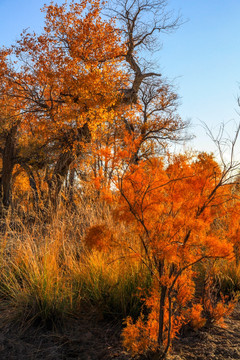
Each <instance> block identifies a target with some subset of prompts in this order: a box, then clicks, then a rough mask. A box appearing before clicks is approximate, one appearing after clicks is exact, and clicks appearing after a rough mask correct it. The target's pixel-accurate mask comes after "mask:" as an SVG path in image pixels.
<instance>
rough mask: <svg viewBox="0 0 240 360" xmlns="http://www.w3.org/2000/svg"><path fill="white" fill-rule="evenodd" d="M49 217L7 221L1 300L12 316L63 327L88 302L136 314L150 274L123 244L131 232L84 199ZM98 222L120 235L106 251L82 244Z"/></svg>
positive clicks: (0, 257)
mask: <svg viewBox="0 0 240 360" xmlns="http://www.w3.org/2000/svg"><path fill="white" fill-rule="evenodd" d="M50 215H51V214H49V218H46V219H45V221H43V220H42V219H41V218H39V217H37V216H36V217H35V218H34V221H33V220H32V221H31V224H29V223H28V222H26V221H25V222H23V221H21V219H20V218H18V217H15V219H14V222H13V220H12V217H9V218H8V219H7V225H6V227H5V231H4V232H3V233H2V235H1V238H0V266H1V274H0V302H1V308H3V309H8V310H9V312H8V317H9V319H8V320H9V321H18V322H20V323H21V324H25V326H27V325H31V324H32V323H41V324H43V325H46V326H51V327H52V326H59V325H60V324H62V323H63V322H64V319H65V318H66V317H69V316H80V315H81V313H82V311H84V309H86V306H85V305H86V304H87V305H88V308H89V305H91V306H90V308H91V309H92V310H93V311H94V312H95V313H96V312H97V313H98V314H99V315H100V316H111V317H113V316H116V317H119V318H123V317H125V316H127V315H132V316H134V317H135V316H137V315H138V314H139V312H140V308H141V297H140V296H139V291H140V288H144V289H147V288H148V287H149V285H150V282H151V277H150V275H149V274H148V272H147V270H146V269H145V268H144V267H143V266H142V265H141V262H136V261H132V260H131V257H130V256H129V252H128V250H127V249H126V248H125V247H124V246H119V245H122V244H124V243H125V240H126V239H124V236H125V237H127V238H128V241H129V237H130V236H129V234H127V232H126V229H124V228H123V227H121V226H117V225H116V224H115V223H114V222H113V219H112V217H111V213H110V210H109V208H108V207H107V206H106V207H104V206H103V205H101V206H96V205H93V202H85V203H84V204H82V206H80V207H79V209H77V211H76V212H75V213H74V214H73V213H70V212H68V211H67V210H66V208H65V207H63V206H62V207H60V208H59V210H58V212H57V213H56V214H55V215H54V216H52V215H51V216H50ZM99 223H105V224H107V227H108V228H109V231H110V230H111V228H112V229H114V232H115V238H117V239H120V240H119V241H118V244H115V246H114V247H110V248H108V249H105V251H100V250H96V249H89V248H86V246H85V242H84V239H85V235H86V231H87V229H88V228H89V227H91V226H94V225H96V224H99ZM13 224H14V225H13ZM16 224H17V226H16Z"/></svg>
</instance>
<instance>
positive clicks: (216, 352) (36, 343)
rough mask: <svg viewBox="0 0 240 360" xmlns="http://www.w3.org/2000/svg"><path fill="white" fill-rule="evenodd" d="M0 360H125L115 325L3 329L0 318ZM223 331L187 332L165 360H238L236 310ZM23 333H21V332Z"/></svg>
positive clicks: (74, 322) (85, 322)
mask: <svg viewBox="0 0 240 360" xmlns="http://www.w3.org/2000/svg"><path fill="white" fill-rule="evenodd" d="M1 320H2V323H1V325H0V360H35V359H36V360H74V359H75V360H112V359H115V360H129V359H130V356H129V355H128V354H127V353H126V352H125V351H124V349H123V348H122V347H121V342H120V333H121V327H120V325H119V323H117V322H105V321H100V320H98V321H96V320H95V321H93V319H86V318H85V319H82V320H71V322H69V324H67V325H66V326H65V328H64V329H62V331H53V330H51V331H50V330H49V331H47V330H44V329H40V328H39V327H33V326H31V327H30V328H28V329H26V327H25V326H24V324H23V326H22V328H19V326H13V325H11V326H10V325H6V324H5V325H4V315H3V314H2V315H1ZM226 325H227V327H226V328H221V327H218V326H213V327H211V328H204V329H202V330H200V331H198V332H195V331H190V330H189V331H188V333H186V334H185V335H184V336H182V337H181V338H178V339H177V340H175V341H174V344H173V350H172V353H171V355H169V360H170V359H171V360H230V359H239V360H240V307H238V309H236V310H235V312H234V313H233V315H232V316H231V317H230V318H229V319H226ZM23 329H24V330H23Z"/></svg>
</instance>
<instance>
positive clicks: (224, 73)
mask: <svg viewBox="0 0 240 360" xmlns="http://www.w3.org/2000/svg"><path fill="white" fill-rule="evenodd" d="M58 2H59V3H61V2H62V1H60V0H59V1H58ZM44 3H49V1H46V0H0V46H3V45H5V46H8V45H10V44H11V43H13V42H14V41H15V40H16V39H17V37H18V35H19V34H20V32H21V31H22V29H24V28H30V29H31V30H35V31H36V32H38V31H40V30H41V27H42V26H43V20H44V16H43V14H42V13H41V12H40V8H41V7H42V6H43V5H44ZM169 8H171V9H174V10H175V11H176V12H178V11H180V12H181V14H182V16H183V19H184V20H187V21H186V22H185V24H183V25H182V26H181V27H180V28H179V29H178V30H177V32H175V33H173V34H171V35H163V36H162V41H163V47H162V49H161V51H160V52H159V53H158V54H157V55H156V56H155V57H154V58H155V59H157V62H158V64H159V69H160V71H161V72H162V74H163V75H164V76H166V77H168V78H169V79H170V80H171V81H173V83H174V84H175V85H176V89H177V92H178V93H179V95H180V98H181V106H180V108H179V112H180V115H181V116H182V117H183V118H184V119H187V118H190V119H191V121H192V129H191V131H192V132H193V133H194V134H195V135H196V139H195V140H194V141H193V142H192V144H191V146H193V147H196V148H197V149H199V150H213V149H214V147H213V146H212V143H211V142H210V141H209V139H208V138H207V137H206V134H205V131H204V130H203V129H202V128H201V126H200V125H199V124H200V122H201V121H204V122H206V123H207V124H208V125H209V127H211V128H213V129H217V127H218V124H220V123H221V122H228V121H230V120H235V121H236V122H238V121H240V116H238V115H237V113H236V110H238V106H237V96H238V95H240V88H239V84H238V82H239V83H240V36H239V34H240V1H239V0H169ZM239 111H240V109H239ZM228 128H229V132H232V131H233V128H234V125H233V122H230V123H229V125H228Z"/></svg>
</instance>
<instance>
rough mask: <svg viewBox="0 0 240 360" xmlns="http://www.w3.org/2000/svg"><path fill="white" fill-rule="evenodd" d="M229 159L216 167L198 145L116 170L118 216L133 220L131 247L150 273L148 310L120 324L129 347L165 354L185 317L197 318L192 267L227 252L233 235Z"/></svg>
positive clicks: (234, 200)
mask: <svg viewBox="0 0 240 360" xmlns="http://www.w3.org/2000/svg"><path fill="white" fill-rule="evenodd" d="M235 166H237V165H236V164H234V163H232V162H231V163H230V164H229V166H228V167H226V168H221V167H220V166H219V165H218V164H217V163H216V161H215V160H214V159H213V156H211V155H208V154H206V153H201V154H199V155H197V156H196V157H195V156H191V157H189V156H187V155H178V156H174V157H173V158H170V159H169V160H168V162H166V161H164V160H163V159H161V158H151V159H149V160H148V161H141V162H140V163H139V164H138V165H136V164H132V165H131V166H130V167H129V169H128V170H127V171H125V172H124V174H122V175H120V176H119V180H118V188H119V191H120V198H119V202H120V208H119V212H118V214H119V218H120V219H122V220H124V221H127V222H130V223H132V224H135V233H136V235H137V236H138V237H139V241H140V243H141V245H142V251H141V252H139V250H136V249H134V248H130V250H131V251H132V252H133V253H134V254H135V256H136V258H138V259H141V260H142V262H143V263H144V264H145V265H146V266H147V267H148V268H149V270H150V271H151V273H152V276H153V279H154V280H153V281H154V285H153V290H152V295H151V296H150V297H149V299H147V300H146V305H147V307H148V308H149V311H150V313H149V315H148V316H147V318H144V315H142V316H141V317H140V318H139V319H138V320H137V322H136V323H135V324H134V323H133V322H132V320H131V319H127V326H126V328H125V330H124V332H123V335H124V344H125V346H126V347H127V348H128V349H129V350H131V351H132V352H133V353H135V354H136V353H146V352H151V351H155V352H156V351H157V352H158V353H159V358H165V356H166V354H167V352H168V350H169V347H170V345H171V340H172V338H173V337H174V336H175V334H176V333H177V332H178V331H179V329H180V328H181V326H182V325H183V324H184V323H186V322H188V321H190V319H191V318H192V320H193V319H194V321H195V324H196V321H198V323H199V324H201V323H202V324H204V318H203V314H202V310H203V308H202V305H201V303H200V300H199V299H197V298H195V297H194V292H195V283H194V281H193V279H194V271H196V269H195V266H196V264H198V263H202V262H204V261H207V260H209V259H215V260H216V259H222V258H225V259H231V258H233V257H234V246H235V245H236V244H235V242H236V238H235V240H233V238H232V237H231V236H230V233H229V230H230V229H231V227H232V226H233V224H234V222H235V221H236V216H239V210H237V209H239V200H238V198H235V196H234V195H233V193H232V180H233V178H232V176H234V175H233V170H235V169H236V167H235ZM217 224H221V226H217ZM237 226H239V225H238V222H237Z"/></svg>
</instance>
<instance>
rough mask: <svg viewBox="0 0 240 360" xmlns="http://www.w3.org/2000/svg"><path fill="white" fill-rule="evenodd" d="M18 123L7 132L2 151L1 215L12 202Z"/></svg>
mask: <svg viewBox="0 0 240 360" xmlns="http://www.w3.org/2000/svg"><path fill="white" fill-rule="evenodd" d="M17 127H18V125H14V126H13V127H12V128H11V130H10V131H9V133H8V134H7V137H6V141H5V146H4V149H3V152H2V174H1V180H0V202H1V204H0V206H1V208H0V216H1V217H3V216H4V214H5V212H6V210H7V209H8V208H9V206H10V203H11V187H12V175H13V168H14V165H15V157H16V133H17Z"/></svg>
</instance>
